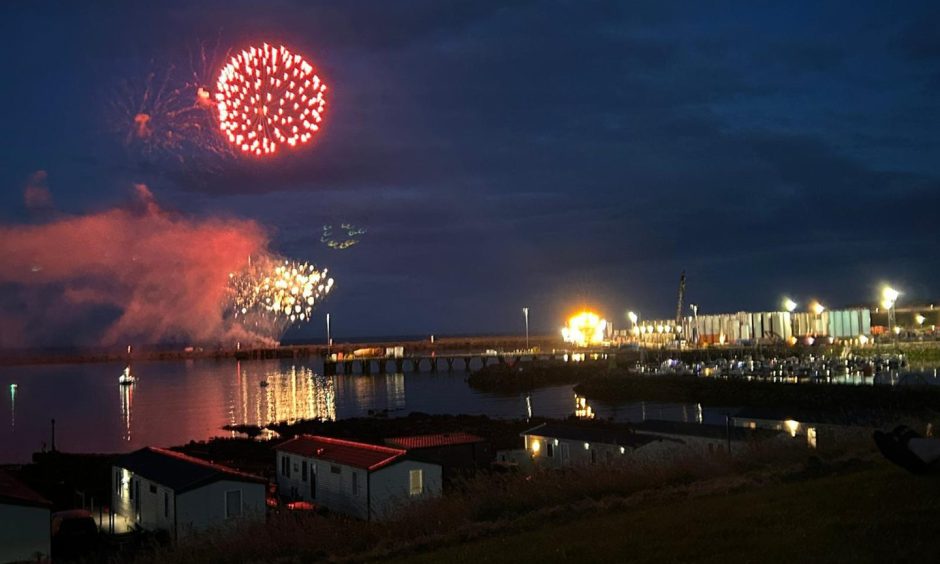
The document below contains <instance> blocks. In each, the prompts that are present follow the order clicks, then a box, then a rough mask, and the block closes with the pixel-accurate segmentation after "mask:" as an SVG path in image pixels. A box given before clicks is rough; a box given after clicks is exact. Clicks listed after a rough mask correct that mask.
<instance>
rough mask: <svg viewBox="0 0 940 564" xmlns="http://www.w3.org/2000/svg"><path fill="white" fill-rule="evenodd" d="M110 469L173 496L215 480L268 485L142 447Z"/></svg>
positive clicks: (196, 460) (182, 456)
mask: <svg viewBox="0 0 940 564" xmlns="http://www.w3.org/2000/svg"><path fill="white" fill-rule="evenodd" d="M114 465H115V466H118V467H121V468H125V469H127V470H129V471H131V472H133V473H134V474H139V475H140V476H143V477H144V478H147V479H148V480H151V481H153V482H156V483H158V484H161V485H164V486H166V487H168V488H170V489H172V490H173V491H175V492H176V493H181V492H185V491H188V490H193V489H196V488H198V487H201V486H204V485H206V484H210V483H212V482H218V481H219V480H233V481H236V482H255V483H259V484H267V483H268V481H267V480H266V479H264V478H262V477H261V476H255V475H254V474H247V473H245V472H239V471H238V470H235V469H234V468H229V467H228V466H222V465H221V464H215V463H212V462H209V461H207V460H202V459H200V458H195V457H192V456H188V455H185V454H183V453H181V452H176V451H172V450H167V449H163V448H156V447H146V448H142V449H140V450H137V451H134V452H131V453H128V454H125V455H122V456H120V457H119V458H118V459H117V461H115V463H114Z"/></svg>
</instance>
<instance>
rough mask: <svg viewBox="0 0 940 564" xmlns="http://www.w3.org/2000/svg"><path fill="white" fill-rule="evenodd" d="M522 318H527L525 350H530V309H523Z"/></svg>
mask: <svg viewBox="0 0 940 564" xmlns="http://www.w3.org/2000/svg"><path fill="white" fill-rule="evenodd" d="M522 316H523V317H525V350H529V308H527V307H524V308H522Z"/></svg>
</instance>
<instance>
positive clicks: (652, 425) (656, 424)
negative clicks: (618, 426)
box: [633, 420, 777, 441]
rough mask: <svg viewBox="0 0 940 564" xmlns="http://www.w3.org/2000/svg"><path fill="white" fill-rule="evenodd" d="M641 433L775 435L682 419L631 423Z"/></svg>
mask: <svg viewBox="0 0 940 564" xmlns="http://www.w3.org/2000/svg"><path fill="white" fill-rule="evenodd" d="M633 428H634V429H636V430H637V431H640V432H641V433H661V434H664V435H673V436H676V435H679V436H686V437H701V438H707V439H724V440H727V438H728V433H729V432H730V433H731V440H734V441H744V440H747V439H752V438H760V437H770V436H773V435H776V434H777V433H776V432H774V431H767V430H766V429H753V430H752V429H745V428H743V427H734V426H732V427H728V426H727V425H710V424H704V423H686V422H683V421H662V420H646V421H643V422H641V423H637V424H635V425H633Z"/></svg>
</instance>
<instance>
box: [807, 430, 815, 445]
mask: <svg viewBox="0 0 940 564" xmlns="http://www.w3.org/2000/svg"><path fill="white" fill-rule="evenodd" d="M806 443H807V444H808V445H809V448H816V427H809V428H807V429H806Z"/></svg>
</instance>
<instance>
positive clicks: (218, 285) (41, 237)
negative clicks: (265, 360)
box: [0, 185, 267, 346]
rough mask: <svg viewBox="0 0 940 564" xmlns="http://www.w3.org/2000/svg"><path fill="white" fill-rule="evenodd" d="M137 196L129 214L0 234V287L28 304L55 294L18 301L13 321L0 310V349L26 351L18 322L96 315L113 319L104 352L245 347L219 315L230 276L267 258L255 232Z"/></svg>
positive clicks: (142, 190) (251, 226)
mask: <svg viewBox="0 0 940 564" xmlns="http://www.w3.org/2000/svg"><path fill="white" fill-rule="evenodd" d="M136 190H137V201H136V203H135V204H136V205H134V206H131V207H130V208H126V209H125V208H119V209H112V210H107V211H103V212H100V213H95V214H91V215H86V216H79V217H67V218H60V219H57V220H55V221H52V222H50V223H46V224H43V225H24V226H0V264H2V265H3V268H0V285H7V286H9V285H12V286H13V287H16V288H20V289H21V290H22V291H23V292H22V293H23V295H26V296H29V295H32V293H31V292H30V291H31V290H33V289H37V288H43V287H44V288H49V289H52V290H51V291H52V292H54V293H55V294H57V295H56V296H55V299H54V300H52V301H51V302H50V301H49V300H45V301H43V300H35V299H24V300H23V301H22V302H23V303H20V304H16V308H15V309H16V310H17V311H9V312H6V311H2V310H0V316H2V317H3V318H4V321H0V336H3V341H6V342H5V343H0V345H6V346H10V345H11V344H22V343H30V341H31V336H30V335H24V334H22V333H23V332H26V331H28V329H26V327H28V326H29V325H30V324H28V323H24V321H23V320H24V319H31V318H33V319H35V318H36V317H37V316H38V318H41V319H45V320H47V322H48V323H55V322H56V321H55V320H56V319H57V318H58V319H59V321H60V322H61V321H62V320H64V319H71V320H74V319H75V316H81V315H83V314H84V313H87V312H88V311H89V308H92V309H93V308H95V307H102V306H106V307H110V308H112V309H117V311H119V314H118V316H117V319H115V320H113V322H112V323H110V325H109V326H107V327H105V328H103V329H101V330H100V334H101V337H100V344H102V345H112V344H123V343H125V342H146V343H154V342H161V341H167V340H177V341H179V340H189V341H191V342H198V343H212V342H220V341H225V342H228V341H231V340H235V339H246V338H247V339H250V338H251V336H249V335H246V333H245V331H244V329H242V328H241V327H240V326H238V325H236V324H233V323H232V322H231V320H230V319H228V316H227V315H226V309H225V303H226V292H227V290H226V287H227V284H228V277H229V273H231V272H236V271H238V270H239V269H241V268H243V267H244V266H245V264H246V262H247V259H248V256H249V255H258V254H260V253H263V252H264V251H265V249H266V245H267V236H266V235H265V233H264V231H263V230H262V229H261V227H260V226H258V225H257V224H256V223H254V222H252V221H245V220H234V219H218V218H208V219H193V218H186V217H182V216H179V215H175V214H171V213H169V212H166V211H164V210H163V209H161V208H160V207H159V205H157V203H156V201H155V200H154V198H153V195H152V194H151V193H150V190H148V189H147V187H146V186H144V185H137V186H136ZM37 301H38V302H39V303H36V302H37ZM7 307H9V306H7ZM8 314H9V315H8ZM6 320H9V322H7V321H6ZM32 325H36V324H35V323H33V324H32ZM99 329H100V328H99Z"/></svg>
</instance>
